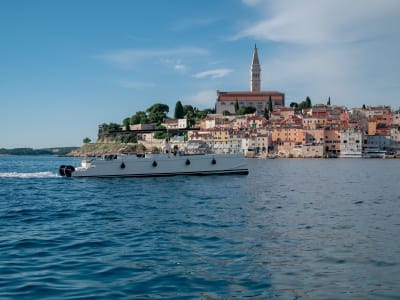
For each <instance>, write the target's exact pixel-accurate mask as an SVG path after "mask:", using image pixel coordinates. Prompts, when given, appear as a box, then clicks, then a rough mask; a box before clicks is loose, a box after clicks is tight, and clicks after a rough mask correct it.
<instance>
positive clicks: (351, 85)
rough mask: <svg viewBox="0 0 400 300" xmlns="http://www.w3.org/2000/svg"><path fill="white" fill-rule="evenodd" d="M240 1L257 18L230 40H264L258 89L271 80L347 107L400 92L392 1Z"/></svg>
mask: <svg viewBox="0 0 400 300" xmlns="http://www.w3.org/2000/svg"><path fill="white" fill-rule="evenodd" d="M243 2H244V4H246V5H248V6H249V8H253V9H255V10H257V11H258V13H259V14H260V18H259V19H258V20H255V21H254V23H253V24H251V25H250V26H247V27H245V28H243V29H242V30H240V32H239V33H238V34H237V35H236V36H235V39H241V38H252V39H255V40H258V41H264V42H265V44H263V46H261V48H260V51H259V55H260V59H261V63H262V65H263V88H266V89H267V88H269V87H271V88H274V87H272V86H276V87H278V88H280V89H284V90H283V91H285V90H286V91H287V95H288V96H289V97H294V98H296V97H300V98H301V97H304V96H306V95H310V96H311V95H314V96H315V97H316V98H317V99H315V100H317V101H321V100H323V99H325V98H327V97H328V96H335V97H336V99H340V101H341V104H344V105H347V104H348V105H349V106H351V104H352V103H354V105H361V104H362V103H367V104H368V103H371V104H384V103H387V104H390V103H396V100H398V99H399V98H400V93H399V92H400V91H399V87H398V84H397V82H398V79H399V78H400V60H399V59H398V53H400V3H399V2H398V1H397V0H381V1H374V0H366V1H361V0H354V1H344V0H335V1H331V0H327V1H317V0H303V1H289V0H279V1H257V0H246V1H243ZM269 47H271V48H274V49H275V52H274V53H273V54H271V53H268V51H269ZM276 49H278V50H279V51H278V50H276ZM263 53H268V54H265V56H264V54H263ZM382 95H386V96H384V98H382ZM397 102H398V101H397ZM396 105H398V104H396Z"/></svg>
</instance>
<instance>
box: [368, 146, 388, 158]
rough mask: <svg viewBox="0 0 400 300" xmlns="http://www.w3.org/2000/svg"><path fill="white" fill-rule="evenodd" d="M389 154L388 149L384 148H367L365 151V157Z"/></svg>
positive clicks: (378, 156) (380, 156) (381, 156)
mask: <svg viewBox="0 0 400 300" xmlns="http://www.w3.org/2000/svg"><path fill="white" fill-rule="evenodd" d="M386 154H387V151H386V150H382V149H379V148H367V149H365V151H364V155H363V157H364V158H384V157H385V155H386Z"/></svg>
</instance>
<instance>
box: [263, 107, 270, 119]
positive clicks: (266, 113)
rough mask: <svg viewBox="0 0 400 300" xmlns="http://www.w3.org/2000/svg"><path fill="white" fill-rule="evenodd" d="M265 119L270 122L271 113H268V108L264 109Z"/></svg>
mask: <svg viewBox="0 0 400 300" xmlns="http://www.w3.org/2000/svg"><path fill="white" fill-rule="evenodd" d="M264 118H266V119H267V120H269V111H268V108H267V107H265V108H264Z"/></svg>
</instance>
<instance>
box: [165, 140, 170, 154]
mask: <svg viewBox="0 0 400 300" xmlns="http://www.w3.org/2000/svg"><path fill="white" fill-rule="evenodd" d="M170 152H171V145H170V144H169V140H168V139H165V153H167V154H169V153H170Z"/></svg>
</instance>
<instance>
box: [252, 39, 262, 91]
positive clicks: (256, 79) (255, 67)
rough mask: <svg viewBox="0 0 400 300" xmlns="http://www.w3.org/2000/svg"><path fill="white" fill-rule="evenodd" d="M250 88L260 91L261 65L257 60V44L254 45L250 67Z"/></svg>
mask: <svg viewBox="0 0 400 300" xmlns="http://www.w3.org/2000/svg"><path fill="white" fill-rule="evenodd" d="M250 90H251V91H252V92H259V91H261V67H260V61H259V60H258V52H257V45H254V52H253V60H252V62H251V67H250Z"/></svg>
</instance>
